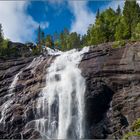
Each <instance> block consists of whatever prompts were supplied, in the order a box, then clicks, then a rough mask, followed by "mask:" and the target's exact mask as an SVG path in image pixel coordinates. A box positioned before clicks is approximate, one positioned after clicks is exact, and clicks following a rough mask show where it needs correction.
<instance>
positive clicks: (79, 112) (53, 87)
mask: <svg viewBox="0 0 140 140" xmlns="http://www.w3.org/2000/svg"><path fill="white" fill-rule="evenodd" d="M87 51H88V48H84V49H83V50H82V51H79V52H78V51H77V50H71V51H68V52H65V53H62V54H61V55H60V56H58V57H57V58H56V59H55V61H54V62H53V63H52V64H51V66H50V67H49V69H48V72H47V75H46V86H45V87H44V89H43V90H42V93H41V95H42V96H41V97H40V98H39V100H38V105H37V106H38V112H37V115H38V116H41V118H40V119H38V120H36V127H37V129H38V130H39V131H40V133H41V134H42V136H45V138H47V139H48V138H50V139H75V138H77V139H81V138H84V133H85V132H84V131H85V130H84V128H85V122H84V93H85V88H86V87H85V80H84V78H83V77H82V75H81V71H80V69H79V68H78V64H79V62H80V61H81V59H82V54H83V53H85V52H87Z"/></svg>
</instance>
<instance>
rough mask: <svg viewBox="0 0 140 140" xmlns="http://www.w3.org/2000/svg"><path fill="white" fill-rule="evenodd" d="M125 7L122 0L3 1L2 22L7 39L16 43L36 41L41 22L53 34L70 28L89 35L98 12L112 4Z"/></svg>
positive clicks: (44, 28) (0, 9)
mask: <svg viewBox="0 0 140 140" xmlns="http://www.w3.org/2000/svg"><path fill="white" fill-rule="evenodd" d="M118 5H120V6H121V8H123V5H124V1H122V0H42V1H41V0H40V1H34V0H32V1H30V0H24V1H0V23H1V24H2V27H3V32H4V36H5V38H8V39H10V40H11V41H15V42H23V43H24V42H31V41H33V42H35V41H36V38H37V29H38V27H39V25H40V26H41V28H42V30H43V31H44V32H45V34H51V35H53V33H54V32H58V33H59V32H61V31H62V30H63V29H64V28H67V29H68V30H69V31H70V32H77V33H79V34H80V35H83V34H86V31H87V29H88V27H89V25H90V24H93V23H94V22H95V17H96V12H97V9H98V8H99V9H100V11H103V10H105V9H107V8H109V7H112V8H113V9H114V10H115V9H116V8H117V7H118Z"/></svg>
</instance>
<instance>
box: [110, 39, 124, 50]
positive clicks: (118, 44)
mask: <svg viewBox="0 0 140 140" xmlns="http://www.w3.org/2000/svg"><path fill="white" fill-rule="evenodd" d="M125 44H126V42H125V41H124V40H121V41H115V42H114V43H113V45H112V48H114V49H115V48H122V47H124V46H125Z"/></svg>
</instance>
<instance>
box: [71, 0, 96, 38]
mask: <svg viewBox="0 0 140 140" xmlns="http://www.w3.org/2000/svg"><path fill="white" fill-rule="evenodd" d="M87 2H88V1H69V6H70V9H71V12H72V13H73V14H74V17H75V19H74V21H73V22H72V25H71V32H77V33H79V34H82V35H83V34H85V33H86V32H87V29H88V27H89V25H90V24H92V23H94V21H95V14H94V13H92V12H91V11H90V10H89V9H88V6H87Z"/></svg>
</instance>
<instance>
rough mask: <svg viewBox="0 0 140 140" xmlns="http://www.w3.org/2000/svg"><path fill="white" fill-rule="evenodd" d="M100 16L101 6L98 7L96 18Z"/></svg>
mask: <svg viewBox="0 0 140 140" xmlns="http://www.w3.org/2000/svg"><path fill="white" fill-rule="evenodd" d="M99 16H100V10H99V8H98V10H97V13H96V19H98V18H99Z"/></svg>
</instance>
